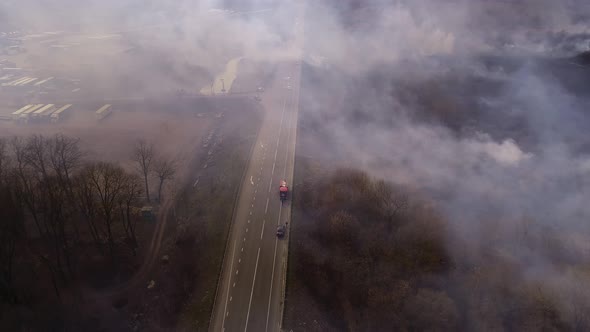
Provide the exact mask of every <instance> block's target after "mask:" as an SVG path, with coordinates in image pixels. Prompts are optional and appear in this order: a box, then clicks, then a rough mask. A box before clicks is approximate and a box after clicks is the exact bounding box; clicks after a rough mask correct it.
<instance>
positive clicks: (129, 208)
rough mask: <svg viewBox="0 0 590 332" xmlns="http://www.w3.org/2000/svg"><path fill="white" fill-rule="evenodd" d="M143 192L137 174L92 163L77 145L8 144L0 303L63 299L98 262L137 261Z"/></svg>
mask: <svg viewBox="0 0 590 332" xmlns="http://www.w3.org/2000/svg"><path fill="white" fill-rule="evenodd" d="M142 193H143V184H142V181H141V179H140V178H139V177H138V176H137V175H135V174H132V173H130V172H127V171H126V170H125V169H123V168H122V167H121V166H119V165H117V164H114V163H108V162H102V161H90V160H86V159H85V153H84V151H82V150H81V148H80V143H79V140H78V139H76V138H72V137H68V136H64V135H55V136H53V137H45V136H39V135H34V136H30V137H28V138H22V137H13V138H10V139H0V269H1V273H0V302H2V303H4V305H7V304H12V305H20V304H24V305H26V304H31V303H34V302H35V300H36V299H39V298H41V299H43V300H47V299H49V298H52V297H53V298H57V299H59V298H60V297H62V290H63V289H64V288H65V287H66V286H68V285H70V284H73V283H74V281H76V280H78V279H79V278H80V275H81V273H82V272H83V271H81V270H82V269H81V266H82V265H83V263H84V262H86V261H88V260H91V259H93V260H96V257H103V258H104V259H103V261H104V262H105V265H107V266H109V267H112V268H111V269H113V270H116V269H115V268H114V266H115V265H116V262H117V258H120V257H122V256H131V255H135V254H136V248H137V236H136V223H137V220H138V218H139V215H138V213H136V211H137V208H138V207H139V206H140V205H141V200H142ZM45 284H47V285H51V286H50V287H49V288H48V289H47V288H46V287H45V286H47V285H45ZM51 289H53V291H51ZM52 292H54V295H53V296H52V294H51V293H52ZM4 305H3V306H4Z"/></svg>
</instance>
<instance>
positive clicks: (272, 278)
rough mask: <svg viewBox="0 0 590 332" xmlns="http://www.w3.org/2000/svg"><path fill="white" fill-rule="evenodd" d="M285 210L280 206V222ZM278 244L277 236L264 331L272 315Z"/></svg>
mask: <svg viewBox="0 0 590 332" xmlns="http://www.w3.org/2000/svg"><path fill="white" fill-rule="evenodd" d="M282 210H283V207H282V206H281V207H279V221H278V223H279V224H280V223H281V212H282ZM277 244H278V239H276V238H275V253H274V256H273V259H272V274H271V276H270V292H269V293H268V309H267V310H266V328H265V329H264V331H265V332H266V331H268V318H269V317H270V300H271V296H272V286H273V281H274V279H275V264H276V261H277Z"/></svg>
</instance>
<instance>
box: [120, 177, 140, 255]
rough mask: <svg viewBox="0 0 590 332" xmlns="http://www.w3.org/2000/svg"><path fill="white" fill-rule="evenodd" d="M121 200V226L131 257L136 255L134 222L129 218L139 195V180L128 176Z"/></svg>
mask: <svg viewBox="0 0 590 332" xmlns="http://www.w3.org/2000/svg"><path fill="white" fill-rule="evenodd" d="M124 183H125V185H124V187H123V199H122V200H121V201H120V208H121V214H122V219H123V225H124V228H125V233H126V235H127V238H128V239H129V240H130V242H131V243H130V245H131V248H132V250H133V255H136V254H137V250H136V248H137V237H136V236H135V222H134V220H132V217H131V208H132V207H133V205H134V204H135V203H136V202H137V200H138V197H139V195H140V194H141V189H140V187H141V180H140V179H139V178H138V177H137V176H136V175H132V174H128V175H127V176H126V178H125V181H124Z"/></svg>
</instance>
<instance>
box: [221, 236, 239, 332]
mask: <svg viewBox="0 0 590 332" xmlns="http://www.w3.org/2000/svg"><path fill="white" fill-rule="evenodd" d="M242 250H243V248H242ZM235 253H236V243H234V250H233V251H232V253H231V264H230V267H229V270H230V271H231V270H233V268H234V254H235ZM228 281H229V282H231V277H230V278H229V280H228ZM228 298H229V287H228V288H227V294H226V296H225V306H224V308H223V311H225V312H226V316H227V315H229V312H228V311H227V299H228ZM224 325H225V320H223V322H221V329H222V330H225V329H224V327H223V326H224Z"/></svg>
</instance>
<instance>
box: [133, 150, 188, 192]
mask: <svg viewBox="0 0 590 332" xmlns="http://www.w3.org/2000/svg"><path fill="white" fill-rule="evenodd" d="M132 158H133V160H134V161H135V163H136V164H137V166H138V170H139V172H140V173H141V176H142V177H143V181H144V186H145V195H146V199H147V201H148V203H149V202H151V199H150V186H149V182H150V181H149V179H150V176H151V175H155V177H156V178H157V180H158V198H157V201H158V203H160V202H161V200H162V188H163V187H164V183H165V182H166V181H168V180H172V179H173V178H174V175H175V174H176V166H177V165H176V161H174V160H172V159H168V158H166V157H164V156H160V155H158V153H157V151H156V148H155V147H154V144H153V143H148V142H146V141H145V140H140V141H138V143H137V145H136V146H135V148H134V149H133V155H132Z"/></svg>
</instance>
